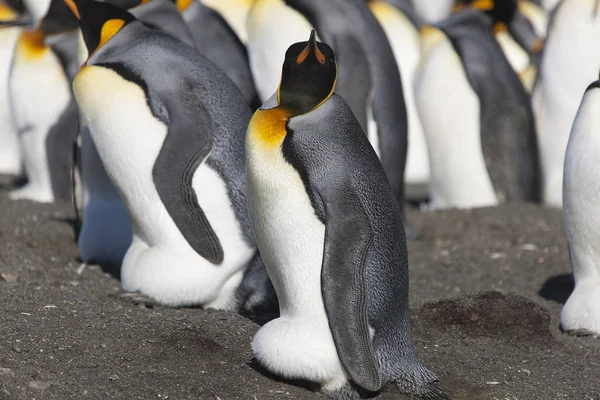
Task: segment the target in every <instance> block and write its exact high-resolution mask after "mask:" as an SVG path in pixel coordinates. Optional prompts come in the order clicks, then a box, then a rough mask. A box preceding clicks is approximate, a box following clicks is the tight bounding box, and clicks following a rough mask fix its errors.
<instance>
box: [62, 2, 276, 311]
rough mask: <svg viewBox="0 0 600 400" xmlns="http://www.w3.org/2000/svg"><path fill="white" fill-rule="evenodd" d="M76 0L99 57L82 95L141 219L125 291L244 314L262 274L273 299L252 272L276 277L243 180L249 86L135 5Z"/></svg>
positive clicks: (262, 292)
mask: <svg viewBox="0 0 600 400" xmlns="http://www.w3.org/2000/svg"><path fill="white" fill-rule="evenodd" d="M67 3H68V4H69V6H70V7H71V9H72V11H73V14H74V15H75V16H76V17H77V18H78V20H79V24H80V26H81V30H82V32H83V36H84V39H85V42H86V45H87V48H88V50H89V54H90V57H89V58H88V60H87V61H86V64H85V66H84V67H83V68H82V69H81V71H80V72H79V73H78V74H77V76H76V78H75V80H74V82H73V87H74V92H75V95H76V98H77V102H78V104H79V106H80V109H81V113H82V115H83V117H84V119H85V120H86V122H87V125H88V127H89V130H90V133H91V136H92V139H93V141H94V144H95V145H96V148H97V150H98V154H99V155H100V158H101V159H102V163H103V164H104V166H105V168H106V172H107V173H108V175H109V176H110V178H111V181H112V182H113V183H114V185H115V187H116V189H117V190H118V191H119V193H120V195H121V197H122V198H123V200H124V202H125V205H126V207H127V210H128V213H129V216H130V220H131V225H132V227H133V241H132V244H131V246H130V247H129V249H128V250H127V254H126V255H125V258H124V260H123V263H122V266H121V285H122V287H123V289H125V290H127V291H140V292H142V293H143V294H145V295H148V296H150V297H152V298H154V299H155V300H157V301H159V302H160V303H162V304H166V305H170V306H181V305H201V306H204V307H211V308H220V309H228V310H233V309H239V308H247V307H248V306H249V304H248V302H247V300H248V299H251V298H254V299H255V298H256V296H252V293H249V292H248V286H247V285H246V281H247V280H248V279H250V278H252V282H259V283H260V285H259V286H257V287H254V288H250V289H254V294H256V295H257V296H258V297H259V298H260V297H262V298H263V299H265V296H267V295H268V293H269V281H268V279H265V280H262V281H259V280H256V279H254V278H256V276H255V275H252V274H250V275H249V273H248V271H251V272H252V273H253V274H254V273H257V274H260V273H261V271H262V273H263V276H265V277H266V273H265V271H264V268H262V270H261V269H260V268H256V269H255V268H253V267H255V266H257V265H258V266H260V257H259V255H258V253H257V249H256V244H255V239H254V235H253V232H252V228H251V224H250V220H249V217H248V215H247V209H246V204H245V202H246V196H245V181H244V177H243V171H244V160H243V154H244V153H243V152H244V131H245V128H246V126H247V123H248V120H249V119H250V117H251V111H250V109H249V107H248V106H247V105H246V104H245V102H244V100H243V98H242V96H241V94H240V92H239V90H237V88H236V87H235V85H234V84H233V83H232V82H231V81H230V80H229V79H228V78H227V76H226V75H225V74H224V73H223V72H222V71H220V70H219V69H218V68H217V67H216V66H215V65H213V64H212V63H211V62H210V61H208V60H207V59H206V58H204V57H203V56H201V55H200V54H199V53H198V51H197V50H196V49H195V48H193V47H191V46H188V45H186V44H185V43H183V42H181V41H179V40H177V39H175V38H173V37H172V36H170V35H168V34H166V33H164V32H161V31H158V30H156V29H152V28H150V27H148V26H146V25H144V24H143V23H142V22H140V21H138V20H136V19H135V18H134V17H133V15H131V14H130V13H129V12H127V11H125V10H124V9H121V8H118V7H115V6H113V5H110V4H107V3H100V2H96V1H92V0H67ZM115 93H118V94H119V95H118V96H115ZM247 278H248V279H247ZM240 289H243V290H242V292H243V296H242V295H241V294H240V293H241V291H240Z"/></svg>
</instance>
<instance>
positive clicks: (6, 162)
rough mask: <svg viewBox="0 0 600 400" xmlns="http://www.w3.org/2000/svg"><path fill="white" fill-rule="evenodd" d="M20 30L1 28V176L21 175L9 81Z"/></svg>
mask: <svg viewBox="0 0 600 400" xmlns="http://www.w3.org/2000/svg"><path fill="white" fill-rule="evenodd" d="M20 33H21V29H20V28H0V127H1V128H0V174H9V175H19V174H20V173H21V170H22V165H21V148H20V147H19V138H18V136H17V130H16V128H15V126H14V123H13V118H12V113H11V105H10V97H9V80H10V70H11V66H12V63H13V56H14V50H15V46H16V44H17V39H18V38H19V34H20Z"/></svg>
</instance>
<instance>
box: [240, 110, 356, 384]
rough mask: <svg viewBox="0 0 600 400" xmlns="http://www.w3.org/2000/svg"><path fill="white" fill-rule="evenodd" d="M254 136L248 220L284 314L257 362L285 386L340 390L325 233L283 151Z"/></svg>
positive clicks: (263, 335) (257, 345)
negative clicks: (325, 284) (327, 300)
mask: <svg viewBox="0 0 600 400" xmlns="http://www.w3.org/2000/svg"><path fill="white" fill-rule="evenodd" d="M259 112H260V111H259ZM251 127H252V122H251ZM250 131H251V128H249V132H250ZM249 136H250V137H249V140H248V142H247V147H246V152H247V157H246V162H247V164H246V178H247V184H248V191H249V192H248V193H249V197H248V198H249V207H250V215H251V217H252V222H253V225H254V228H255V232H256V240H257V243H258V247H259V249H260V253H261V255H262V257H263V260H264V263H265V266H266V268H267V272H268V273H269V277H270V278H271V281H272V283H273V286H274V287H275V291H276V293H277V297H278V299H279V307H280V317H279V318H277V319H275V320H273V321H271V322H269V323H267V324H266V325H264V326H263V327H262V328H261V329H260V330H259V331H258V332H257V333H256V335H255V337H254V340H253V342H252V350H253V352H254V356H255V357H256V359H257V360H258V361H259V362H260V363H261V365H263V366H264V367H265V368H267V369H268V370H269V371H271V372H273V373H275V374H277V375H280V376H283V377H286V378H288V379H304V380H308V381H311V382H318V383H321V384H323V385H324V386H337V385H341V384H343V383H345V379H346V378H345V373H344V370H343V368H342V366H341V363H340V360H339V358H338V355H337V351H336V349H335V345H334V342H333V337H332V334H331V331H330V329H329V323H328V319H327V315H326V312H325V306H324V304H323V297H322V295H321V265H322V260H323V247H324V241H325V226H324V224H323V223H322V222H321V221H320V220H319V219H318V218H317V216H316V215H315V211H314V209H313V207H312V204H311V202H310V199H309V197H308V194H307V192H306V189H305V187H304V184H303V182H302V179H301V178H300V175H299V174H298V172H297V171H296V170H295V169H294V168H293V167H292V166H291V165H290V164H288V163H287V162H286V161H285V160H284V158H283V155H282V153H281V150H280V148H278V147H276V148H273V149H271V150H268V149H265V148H263V146H262V145H261V144H259V143H256V141H254V140H252V137H251V134H250V133H249Z"/></svg>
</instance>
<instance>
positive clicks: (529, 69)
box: [454, 0, 544, 92]
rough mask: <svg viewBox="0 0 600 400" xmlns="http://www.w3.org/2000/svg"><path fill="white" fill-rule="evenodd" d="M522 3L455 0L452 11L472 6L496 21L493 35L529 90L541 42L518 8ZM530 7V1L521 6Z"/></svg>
mask: <svg viewBox="0 0 600 400" xmlns="http://www.w3.org/2000/svg"><path fill="white" fill-rule="evenodd" d="M522 4H523V2H521V1H519V0H458V1H457V3H456V5H455V7H454V12H460V11H461V10H464V9H465V7H474V8H477V9H479V10H482V11H484V12H486V13H487V14H489V15H490V16H491V17H492V18H493V19H494V21H496V23H495V24H494V29H493V30H494V36H495V37H496V40H497V41H498V43H499V44H500V47H501V48H502V51H503V52H504V55H505V56H506V58H507V59H508V62H509V63H510V65H511V66H512V67H513V69H514V70H515V72H516V73H517V74H518V75H519V78H521V82H522V83H523V85H524V86H525V88H526V89H527V90H528V91H529V92H531V88H532V87H533V84H534V82H535V76H536V71H537V69H538V67H539V61H540V53H541V51H542V48H543V46H544V42H543V37H539V36H538V33H537V31H536V29H535V27H534V25H533V23H532V22H531V21H530V20H529V19H528V18H527V17H526V16H525V15H524V14H523V13H522V12H521V10H522V9H523V7H521V5H522ZM530 9H531V5H530V7H529V8H525V10H530ZM530 14H531V12H530Z"/></svg>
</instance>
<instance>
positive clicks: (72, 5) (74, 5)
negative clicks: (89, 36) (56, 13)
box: [65, 0, 81, 21]
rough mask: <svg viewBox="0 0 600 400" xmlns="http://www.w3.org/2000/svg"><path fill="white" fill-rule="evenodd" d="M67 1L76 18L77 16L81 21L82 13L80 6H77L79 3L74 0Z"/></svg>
mask: <svg viewBox="0 0 600 400" xmlns="http://www.w3.org/2000/svg"><path fill="white" fill-rule="evenodd" d="M65 3H66V4H67V7H69V9H70V10H71V12H72V13H73V15H74V16H75V18H77V20H78V21H81V15H79V8H77V4H75V2H74V1H73V0H65Z"/></svg>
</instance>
